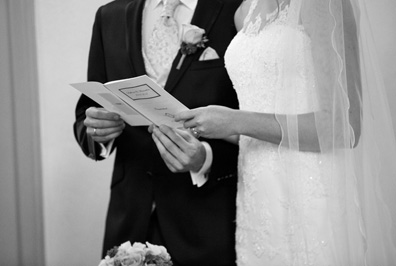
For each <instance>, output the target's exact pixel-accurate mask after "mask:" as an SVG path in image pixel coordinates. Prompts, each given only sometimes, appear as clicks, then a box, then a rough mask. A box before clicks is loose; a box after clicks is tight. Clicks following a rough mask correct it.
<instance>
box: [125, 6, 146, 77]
mask: <svg viewBox="0 0 396 266" xmlns="http://www.w3.org/2000/svg"><path fill="white" fill-rule="evenodd" d="M144 3H145V0H134V1H131V2H130V3H129V4H128V5H127V6H126V9H125V13H126V14H125V15H126V31H125V39H126V47H127V50H128V54H129V60H130V62H131V66H132V68H133V69H134V70H135V74H136V75H137V76H140V75H144V74H146V69H145V66H144V60H143V55H142V17H143V7H144Z"/></svg>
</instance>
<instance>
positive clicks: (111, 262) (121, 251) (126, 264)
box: [99, 241, 173, 266]
mask: <svg viewBox="0 0 396 266" xmlns="http://www.w3.org/2000/svg"><path fill="white" fill-rule="evenodd" d="M172 265H173V264H172V260H171V257H170V255H169V254H168V252H167V250H166V248H165V247H163V246H157V245H153V244H150V243H149V242H146V245H145V244H142V243H139V242H136V243H134V244H133V245H131V242H129V241H127V242H125V243H123V244H121V245H120V246H119V247H114V248H112V249H111V250H109V251H108V252H107V255H106V257H105V258H104V259H102V260H101V261H100V263H99V266H172Z"/></svg>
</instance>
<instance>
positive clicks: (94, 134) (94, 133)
mask: <svg viewBox="0 0 396 266" xmlns="http://www.w3.org/2000/svg"><path fill="white" fill-rule="evenodd" d="M93 130H94V132H93V134H92V136H96V127H94V128H93Z"/></svg>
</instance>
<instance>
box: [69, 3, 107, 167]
mask: <svg viewBox="0 0 396 266" xmlns="http://www.w3.org/2000/svg"><path fill="white" fill-rule="evenodd" d="M101 28H102V27H101V8H99V10H98V11H97V13H96V17H95V22H94V25H93V30H92V38H91V45H90V51H89V57H88V81H98V82H101V83H106V82H107V76H106V70H105V59H104V49H103V43H102V30H101ZM89 107H100V105H98V104H97V103H96V102H94V101H92V100H91V99H90V98H88V97H87V96H85V95H81V97H80V99H79V100H78V102H77V106H76V110H75V116H76V121H75V122H74V136H75V138H76V140H77V142H78V144H79V145H80V147H81V149H82V151H83V152H84V154H85V155H86V156H88V157H90V158H91V159H94V160H102V159H103V157H101V156H100V149H101V148H100V146H99V144H98V143H96V142H95V141H94V140H93V139H92V138H91V137H90V136H89V135H88V134H87V128H86V126H85V125H84V120H85V117H86V116H85V111H86V110H87V109H88V108H89Z"/></svg>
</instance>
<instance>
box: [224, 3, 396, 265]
mask: <svg viewBox="0 0 396 266" xmlns="http://www.w3.org/2000/svg"><path fill="white" fill-rule="evenodd" d="M274 1H275V0H274ZM264 2H265V1H258V0H252V1H251V4H250V7H249V12H248V14H247V16H246V18H245V21H244V26H243V29H242V30H241V31H239V32H238V34H237V35H236V36H235V38H234V39H233V41H232V42H231V44H230V45H229V47H228V49H227V51H226V54H225V64H226V68H227V71H228V73H229V76H230V78H231V80H232V82H233V84H234V88H235V90H236V92H237V95H238V99H239V103H240V109H242V110H247V111H252V112H261V113H270V114H275V116H276V117H277V118H279V124H280V126H281V128H282V132H283V139H282V142H281V144H280V145H276V144H272V143H270V142H265V141H261V140H258V139H255V138H251V137H248V136H240V140H239V147H240V151H239V165H238V167H239V183H238V195H237V220H236V222H237V232H236V250H237V263H238V265H240V266H242V265H248V266H255V265H257V266H263V265H266V266H275V265H279V266H285V265H315V266H327V265H332V266H334V265H348V266H363V265H373V266H374V265H375V266H377V265H384V266H385V265H386V266H387V265H396V260H395V258H396V254H395V245H394V240H395V238H396V237H395V231H394V225H395V220H394V218H395V215H394V213H391V215H393V216H391V215H389V213H390V212H391V211H392V210H389V209H388V207H389V205H391V204H386V203H389V202H392V201H393V199H394V198H392V199H391V198H386V199H383V193H382V191H381V192H379V191H380V190H379V188H378V189H377V183H378V180H380V179H381V178H383V180H386V182H388V183H386V182H385V183H386V184H387V185H386V186H389V185H390V186H391V187H392V188H396V186H395V182H394V181H392V179H393V177H392V176H393V175H394V174H395V173H396V172H392V171H393V170H392V169H394V166H392V165H390V166H389V167H391V168H392V167H393V168H392V169H391V168H386V167H387V165H385V166H386V167H385V168H384V169H383V170H382V171H378V168H377V166H378V164H379V163H378V160H381V159H380V158H379V157H375V156H379V154H380V152H378V150H379V149H381V148H382V147H380V146H379V145H380V144H378V143H376V144H373V145H374V147H372V146H370V145H369V144H367V143H373V142H375V141H373V140H372V139H371V138H376V136H375V134H377V133H376V132H370V130H371V129H370V128H369V127H367V126H366V124H367V123H368V122H370V123H374V122H373V120H372V117H371V116H370V115H369V113H368V111H367V110H368V109H367V108H372V107H369V106H368V105H369V104H367V105H365V104H366V102H367V101H369V100H373V99H372V98H370V97H371V96H370V94H372V93H369V92H367V91H366V89H367V88H366V87H368V86H366V85H367V84H368V83H369V81H367V80H366V79H365V78H363V77H362V76H360V74H359V73H362V74H361V75H363V73H365V72H364V67H363V66H361V67H360V68H361V69H362V71H361V72H359V71H358V70H356V69H359V65H358V64H359V63H360V64H364V63H365V61H364V62H363V61H359V60H356V58H358V57H359V55H357V57H355V58H354V59H353V57H351V58H352V59H348V54H347V50H348V47H347V46H348V43H349V40H347V38H351V39H352V41H353V40H355V39H354V38H355V37H354V36H353V34H352V35H348V37H345V36H347V35H344V34H343V33H344V32H348V29H345V27H346V26H345V25H346V24H348V23H349V21H347V19H345V17H344V18H343V16H345V12H347V11H348V8H350V9H349V11H350V12H351V13H350V15H352V16H353V14H355V16H357V15H358V14H357V12H356V6H355V5H353V4H352V5H351V6H348V7H346V6H345V3H344V4H343V3H342V1H334V0H333V1H331V0H314V1H313V0H312V1H307V0H306V1H304V0H295V1H293V0H291V1H289V2H287V3H285V2H281V3H280V5H279V9H278V10H275V11H274V12H273V13H270V14H266V13H264V12H263V11H262V10H264V9H262V7H263V5H264ZM352 2H354V1H352ZM340 22H343V23H340ZM340 24H341V25H344V26H340ZM321 27H322V28H321ZM318 28H319V29H320V30H317V29H318ZM352 28H354V27H353V25H352ZM354 29H356V28H354ZM326 34H327V35H326ZM337 34H339V35H340V36H337ZM344 38H345V39H344ZM357 38H358V37H357V35H356V40H357ZM359 38H361V37H359ZM360 48H361V49H362V50H363V49H365V48H364V45H363V46H361V47H360ZM361 52H362V51H360V53H361ZM348 60H349V61H348ZM360 60H363V58H361V57H360ZM351 66H352V67H353V66H354V67H355V68H356V69H355V70H354V71H349V70H348V68H351ZM356 66H357V67H356ZM348 86H349V87H348ZM347 87H348V89H347ZM351 88H353V89H351ZM348 95H349V97H355V96H356V99H358V103H357V104H356V106H357V112H358V113H360V127H361V128H362V133H361V136H360V137H359V136H358V134H359V133H357V131H358V130H357V129H356V128H353V127H352V126H350V125H351V124H352V123H353V122H352V121H350V117H349V115H348V114H349V110H350V109H352V108H353V107H352V106H353V105H354V103H353V100H352V99H350V98H349V99H348ZM323 110H326V111H325V112H323ZM355 111H356V110H355ZM369 112H373V110H370V111H369ZM304 114H310V115H312V116H313V117H314V118H315V119H314V121H315V125H314V127H315V129H316V132H317V136H318V143H319V146H320V149H319V150H318V151H306V150H304V149H303V146H302V144H301V141H300V138H301V136H300V135H299V134H302V133H301V132H300V131H299V129H298V128H299V122H300V120H299V119H300V115H304ZM281 116H282V117H286V119H283V120H282V119H281ZM357 128H359V127H357ZM366 129H367V130H368V131H365V130H366ZM354 130H356V133H355V131H354ZM390 132H393V131H392V130H391V129H390ZM392 137H393V139H394V136H392ZM392 137H389V139H390V140H392ZM366 141H367V142H366ZM380 141H381V140H380ZM388 145H390V146H389V147H388V150H391V151H390V153H387V155H385V156H393V155H394V154H396V153H395V149H393V146H392V145H394V143H392V142H391V143H388ZM373 151H377V152H375V154H372V153H373ZM370 153H371V155H367V154H370ZM372 156H374V157H372ZM376 158H377V159H376ZM367 162H368V163H367ZM370 164H371V165H372V166H369V165H370ZM389 164H392V163H389ZM363 167H366V168H365V169H364V170H360V168H361V169H363ZM378 172H381V174H379V173H378ZM385 175H386V176H385ZM384 176H385V177H384ZM370 187H372V188H373V187H375V189H373V191H371V190H370V189H371V188H370ZM388 194H392V193H388ZM373 195H374V196H373ZM384 197H385V196H384ZM377 199H378V200H377ZM383 202H385V204H383ZM373 216H376V217H375V218H373ZM377 244H378V246H375V245H377Z"/></svg>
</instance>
